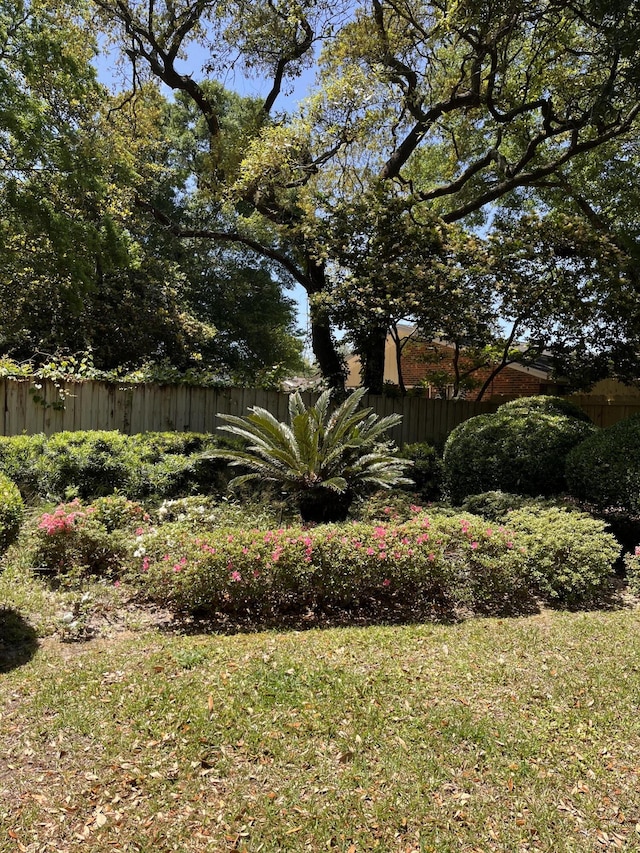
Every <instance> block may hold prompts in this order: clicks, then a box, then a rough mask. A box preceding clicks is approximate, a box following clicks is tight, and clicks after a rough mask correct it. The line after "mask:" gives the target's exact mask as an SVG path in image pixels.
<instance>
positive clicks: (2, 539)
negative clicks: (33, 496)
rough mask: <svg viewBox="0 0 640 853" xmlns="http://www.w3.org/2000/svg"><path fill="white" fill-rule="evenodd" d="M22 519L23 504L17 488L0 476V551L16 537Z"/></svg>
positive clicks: (2, 475) (3, 476) (7, 479)
mask: <svg viewBox="0 0 640 853" xmlns="http://www.w3.org/2000/svg"><path fill="white" fill-rule="evenodd" d="M23 517H24V503H23V501H22V496H21V495H20V491H19V490H18V487H17V486H16V485H15V483H13V482H12V481H11V480H10V479H9V478H8V477H6V476H5V475H4V474H0V551H4V549H5V548H6V547H7V546H8V545H10V544H11V543H12V542H13V540H14V539H15V538H16V536H17V535H18V531H19V530H20V525H21V524H22V519H23Z"/></svg>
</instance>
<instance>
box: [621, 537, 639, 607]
mask: <svg viewBox="0 0 640 853" xmlns="http://www.w3.org/2000/svg"><path fill="white" fill-rule="evenodd" d="M624 566H625V569H626V572H627V584H628V585H629V590H630V591H631V592H632V593H633V594H634V595H640V545H636V547H635V548H634V550H633V551H631V552H630V553H628V554H625V556H624Z"/></svg>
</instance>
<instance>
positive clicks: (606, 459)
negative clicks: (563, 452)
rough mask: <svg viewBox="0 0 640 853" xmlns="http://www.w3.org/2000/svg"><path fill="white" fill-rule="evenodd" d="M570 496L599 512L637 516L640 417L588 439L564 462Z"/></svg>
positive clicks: (639, 468) (639, 476) (574, 449)
mask: <svg viewBox="0 0 640 853" xmlns="http://www.w3.org/2000/svg"><path fill="white" fill-rule="evenodd" d="M567 483H568V486H569V490H570V492H571V494H572V495H573V496H574V497H576V498H578V499H579V500H583V501H586V502H587V503H589V504H592V505H594V506H596V507H598V508H599V509H605V508H607V507H619V508H621V509H623V510H625V511H626V512H631V513H634V514H636V515H639V514H640V415H634V416H633V417H631V418H627V419H626V420H624V421H619V422H618V423H617V424H614V425H613V426H611V427H608V428H607V429H603V430H599V431H598V432H596V433H594V434H593V435H590V436H588V437H587V438H585V440H584V441H583V442H582V443H581V444H579V445H578V446H577V447H575V448H573V450H572V451H571V453H570V454H569V458H568V460H567Z"/></svg>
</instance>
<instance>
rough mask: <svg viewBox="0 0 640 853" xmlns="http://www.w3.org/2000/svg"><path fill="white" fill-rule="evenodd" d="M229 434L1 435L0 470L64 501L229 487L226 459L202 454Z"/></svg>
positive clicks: (33, 493)
mask: <svg viewBox="0 0 640 853" xmlns="http://www.w3.org/2000/svg"><path fill="white" fill-rule="evenodd" d="M221 444H222V445H224V446H227V445H228V444H229V442H228V440H227V439H219V438H217V437H215V436H213V435H209V434H198V433H143V434H138V435H132V436H128V435H123V434H122V433H119V432H117V431H93V430H89V431H78V432H61V433H56V434H54V435H52V436H50V437H48V438H47V437H46V436H44V435H34V436H15V437H0V473H4V474H6V475H7V476H9V477H10V478H11V479H12V480H13V481H14V482H16V483H17V485H18V486H19V488H20V490H21V492H22V493H23V495H24V496H25V497H27V498H34V497H37V498H46V499H52V500H64V499H65V498H67V499H68V498H71V497H80V498H82V499H85V500H91V499H93V498H96V497H100V496H104V495H109V494H113V493H114V492H116V491H118V492H122V493H124V494H126V495H127V496H128V497H130V498H133V499H140V498H144V497H151V496H152V497H158V498H171V497H179V496H183V495H189V494H193V493H204V494H212V493H219V492H222V491H224V490H225V488H226V485H227V482H228V480H229V477H228V476H227V473H226V472H227V463H226V462H225V461H224V460H222V459H208V458H203V457H201V455H200V454H201V453H202V452H203V451H206V450H209V449H211V448H213V447H218V446H219V445H221Z"/></svg>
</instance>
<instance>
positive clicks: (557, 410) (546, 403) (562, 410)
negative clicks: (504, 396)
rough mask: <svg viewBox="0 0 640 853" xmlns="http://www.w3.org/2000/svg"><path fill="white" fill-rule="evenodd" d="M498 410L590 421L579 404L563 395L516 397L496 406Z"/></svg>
mask: <svg viewBox="0 0 640 853" xmlns="http://www.w3.org/2000/svg"><path fill="white" fill-rule="evenodd" d="M498 411H499V412H503V413H504V412H509V413H511V414H515V413H518V414H525V415H526V414H531V413H533V412H540V413H542V414H545V415H564V416H565V417H567V418H577V420H579V421H584V422H585V423H591V418H590V417H589V415H588V414H587V413H586V412H584V411H583V410H582V409H581V408H580V406H577V405H576V404H575V403H572V402H571V400H567V399H566V398H564V397H552V396H545V395H540V396H537V397H518V398H517V399H516V400H509V402H508V403H503V404H502V405H501V406H499V407H498Z"/></svg>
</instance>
